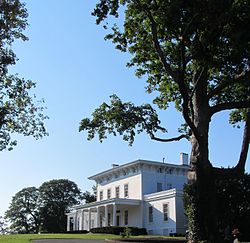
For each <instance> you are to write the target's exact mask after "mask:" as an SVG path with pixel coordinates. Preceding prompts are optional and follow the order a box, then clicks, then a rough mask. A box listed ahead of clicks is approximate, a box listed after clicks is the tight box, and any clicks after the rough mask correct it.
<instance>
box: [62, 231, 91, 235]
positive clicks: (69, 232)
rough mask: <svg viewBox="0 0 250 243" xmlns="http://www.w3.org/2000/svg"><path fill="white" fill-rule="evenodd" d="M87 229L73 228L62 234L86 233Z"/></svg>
mask: <svg viewBox="0 0 250 243" xmlns="http://www.w3.org/2000/svg"><path fill="white" fill-rule="evenodd" d="M88 233H89V231H87V230H73V231H66V232H64V234H88Z"/></svg>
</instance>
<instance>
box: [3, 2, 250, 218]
mask: <svg viewBox="0 0 250 243" xmlns="http://www.w3.org/2000/svg"><path fill="white" fill-rule="evenodd" d="M95 2H96V1H93V0H84V1H83V0H71V1H70V0H60V1H59V0H43V1H41V0H35V1H34V0H26V3H27V5H26V7H27V9H28V12H29V18H28V22H29V27H28V28H27V30H26V32H25V33H26V35H27V36H28V37H29V41H28V42H19V41H18V42H16V44H15V52H16V54H17V56H18V57H19V61H18V63H17V64H16V66H15V67H13V68H12V72H15V73H19V76H20V77H24V78H26V79H31V80H33V81H36V83H37V88H36V89H35V90H34V93H35V94H36V95H37V97H38V98H44V99H45V101H46V106H47V108H48V109H47V110H46V114H47V115H48V116H49V117H50V119H49V120H48V121H47V122H46V127H47V130H48V132H49V134H50V135H49V136H48V137H45V138H43V139H42V140H37V141H36V140H34V139H33V138H28V137H25V138H24V137H22V136H17V139H18V146H17V147H16V148H15V149H14V150H13V151H11V152H7V151H4V152H0V166H1V167H0V168H1V170H0V215H3V214H4V212H5V211H6V210H7V209H8V206H9V203H10V201H11V198H12V196H13V195H14V194H15V193H17V192H18V191H19V190H21V189H23V188H25V187H30V186H36V187H39V186H40V185H41V184H42V183H43V182H45V181H48V180H51V179H70V180H72V181H74V182H76V183H77V185H78V186H79V187H80V188H81V190H82V191H86V190H91V187H92V185H94V182H92V181H89V180H88V179H87V178H88V177H89V176H91V175H93V174H95V173H98V172H101V171H102V170H106V169H109V168H110V167H111V164H112V163H117V164H122V163H126V162H131V161H133V160H136V159H148V160H154V161H162V160H163V157H164V158H165V161H166V162H169V163H179V155H180V152H186V153H188V154H190V145H189V143H188V142H187V141H181V142H175V143H159V142H154V141H150V139H149V138H148V137H147V136H146V135H143V134H142V135H139V136H137V137H136V140H135V143H134V145H133V146H132V147H129V146H128V144H127V143H126V142H125V141H123V140H122V139H121V137H109V138H108V139H107V140H105V141H104V142H103V143H99V141H98V140H97V139H94V140H92V141H87V140H86V133H79V132H78V127H79V122H80V120H81V119H82V118H84V117H89V116H90V115H91V113H92V112H93V110H94V109H95V108H96V107H98V106H99V105H100V104H101V103H102V102H103V101H108V100H109V96H110V95H111V94H117V95H118V96H119V97H120V98H121V99H122V100H123V101H133V102H134V103H135V104H137V105H139V104H142V103H148V102H150V101H151V100H152V98H153V95H148V94H146V93H145V89H144V87H145V80H144V79H137V78H136V77H135V76H134V74H133V70H131V69H128V68H126V67H125V66H126V62H127V61H128V60H129V55H127V54H123V53H120V52H119V51H117V50H115V49H114V46H113V45H112V43H110V42H107V41H104V39H103V37H104V35H105V30H104V29H103V28H102V27H101V26H97V25H96V24H95V19H94V17H92V16H91V11H92V9H93V8H94V6H95ZM160 117H161V118H162V120H163V124H164V125H166V127H167V128H168V130H169V133H168V136H175V135H177V128H178V124H180V123H181V122H182V119H181V116H180V115H179V114H177V113H175V112H174V111H173V110H171V111H164V112H160ZM226 117H227V113H222V114H221V115H218V116H216V117H215V118H214V119H213V121H212V126H211V134H210V158H211V161H212V162H213V164H214V165H216V166H219V167H220V166H223V167H228V166H233V165H234V164H235V162H236V161H237V159H238V157H239V152H240V147H241V138H242V130H241V129H236V128H232V127H231V126H230V125H228V122H227V119H226ZM249 162H250V161H249V159H248V163H247V171H250V163H249Z"/></svg>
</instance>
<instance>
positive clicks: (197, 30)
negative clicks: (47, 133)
mask: <svg viewBox="0 0 250 243" xmlns="http://www.w3.org/2000/svg"><path fill="white" fill-rule="evenodd" d="M120 6H123V7H122V8H121V9H122V10H124V12H125V17H124V20H123V25H120V26H119V25H118V24H116V23H115V24H113V25H112V26H111V27H110V29H109V30H110V33H109V34H107V36H106V37H105V39H108V40H111V41H112V42H113V43H114V44H115V45H116V48H117V49H119V50H121V51H123V52H129V53H131V56H132V58H131V61H130V62H129V63H128V66H129V67H135V70H136V75H137V76H138V77H142V76H145V77H146V79H147V92H149V93H151V92H155V93H156V97H155V99H154V101H153V103H154V104H156V105H157V106H158V107H159V108H160V109H167V108H168V107H169V103H171V102H174V103H175V107H176V109H177V110H178V111H180V112H182V113H183V117H184V119H185V121H186V123H187V125H188V129H191V130H192V132H194V133H195V135H196V137H198V136H199V135H200V134H198V132H196V131H195V130H196V127H195V125H193V123H195V121H194V119H195V117H197V114H195V113H196V112H197V109H199V108H201V107H203V109H204V112H203V113H204V114H203V115H204V117H205V116H208V118H207V120H208V122H209V121H210V118H211V117H212V116H213V115H214V114H215V113H217V112H220V111H222V110H234V109H235V110H236V112H238V111H239V110H238V109H244V108H249V107H250V101H249V92H250V85H249V77H250V70H249V59H250V58H249V57H250V46H249V41H250V30H249V28H248V26H249V24H250V17H249V14H248V13H249V11H250V4H249V2H248V1H230V0H227V1H224V0H223V1H222V0H220V1H215V0H209V1H199V0H195V1H180V0H177V1H149V0H136V1H131V0H123V1H119V0H100V1H99V2H98V3H97V5H96V8H95V9H94V11H93V13H92V14H93V15H94V16H96V22H97V24H100V23H102V22H104V21H105V24H104V26H105V28H108V26H109V25H108V21H109V19H110V18H108V17H109V15H111V16H114V17H115V18H118V17H119V16H120V15H119V13H120V12H121V11H122V10H120V9H119V8H120ZM117 22H118V21H117ZM92 115H93V119H92V120H90V119H88V118H85V119H83V120H82V121H81V124H80V131H83V130H87V131H88V139H92V138H93V137H94V135H95V134H97V135H98V136H99V140H100V141H103V139H105V138H106V137H107V134H113V135H116V134H117V133H118V134H120V135H122V136H123V139H124V140H126V141H128V142H129V144H130V145H131V144H132V143H133V141H134V137H135V134H136V132H137V133H140V132H142V131H145V132H146V133H147V134H148V135H149V136H150V137H151V138H154V134H155V133H156V132H157V131H166V129H165V128H162V127H159V124H160V121H159V119H158V116H157V114H156V111H155V110H154V109H153V108H152V107H151V106H150V105H142V106H134V104H133V103H130V102H129V103H122V102H121V101H120V100H119V98H118V97H117V96H115V95H113V96H111V105H108V104H106V103H103V104H102V105H101V106H100V107H99V108H97V109H96V110H95V112H94V113H93V114H92ZM201 115H202V114H201ZM201 115H200V114H199V115H198V116H201ZM245 118H246V117H245V116H243V115H240V116H239V115H237V116H236V113H235V112H234V113H233V114H232V115H231V117H230V122H231V123H233V124H234V123H235V122H240V121H244V120H245ZM187 125H186V124H185V126H187ZM137 126H138V130H137V129H136V128H137ZM186 135H187V133H186ZM164 142H165V141H164Z"/></svg>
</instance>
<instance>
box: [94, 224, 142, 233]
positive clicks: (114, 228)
mask: <svg viewBox="0 0 250 243" xmlns="http://www.w3.org/2000/svg"><path fill="white" fill-rule="evenodd" d="M126 229H127V230H129V231H130V233H131V235H147V231H146V229H145V228H137V227H120V226H107V227H100V228H92V229H91V230H90V232H91V233H101V234H114V235H121V234H122V233H124V232H125V230H126Z"/></svg>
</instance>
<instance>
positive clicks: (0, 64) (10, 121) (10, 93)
mask: <svg viewBox="0 0 250 243" xmlns="http://www.w3.org/2000/svg"><path fill="white" fill-rule="evenodd" d="M27 17H28V13H27V10H26V8H25V5H24V4H23V3H21V2H20V1H19V0H9V1H0V151H2V150H4V149H8V150H11V149H13V146H15V145H16V144H17V141H16V140H13V139H12V138H11V134H14V133H19V134H22V135H24V136H33V137H35V138H36V139H38V138H41V137H43V136H46V135H48V133H47V132H46V130H45V126H44V120H46V119H48V117H47V116H46V115H44V114H43V112H44V109H45V107H44V101H43V100H41V101H37V100H36V97H35V96H32V95H31V91H32V89H33V88H35V86H36V85H35V83H34V82H33V81H31V80H25V79H23V78H20V77H18V75H17V74H16V75H11V74H9V73H8V72H9V70H8V68H9V66H10V65H15V64H16V61H17V57H16V55H15V53H14V52H13V50H12V44H13V42H14V41H15V40H16V39H21V40H23V41H25V40H28V38H27V37H26V36H25V35H24V34H23V33H22V32H23V31H24V30H25V28H26V26H27V24H28V23H27Z"/></svg>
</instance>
